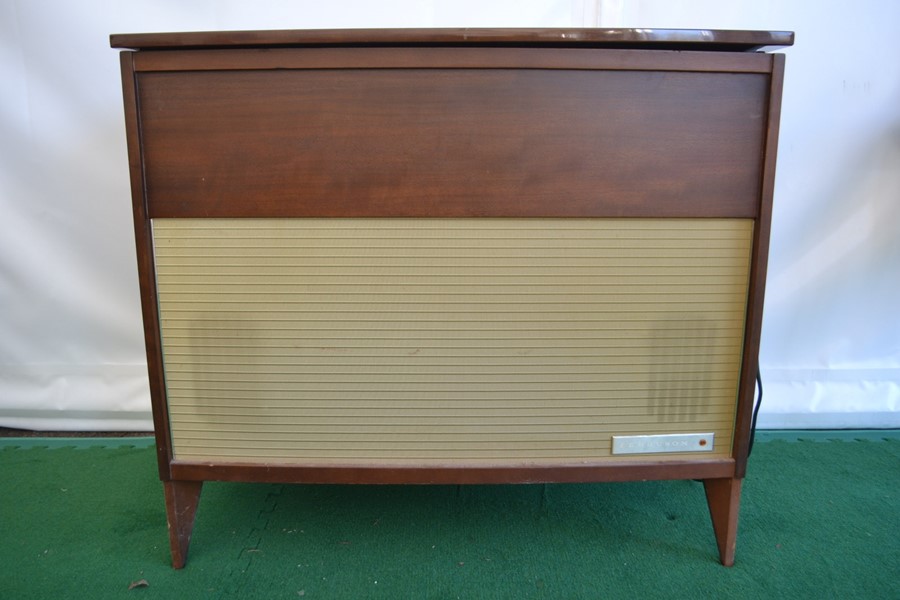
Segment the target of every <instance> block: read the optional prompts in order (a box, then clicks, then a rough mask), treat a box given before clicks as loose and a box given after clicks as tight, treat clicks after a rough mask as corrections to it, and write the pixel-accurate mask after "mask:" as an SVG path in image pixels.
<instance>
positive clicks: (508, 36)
mask: <svg viewBox="0 0 900 600" xmlns="http://www.w3.org/2000/svg"><path fill="white" fill-rule="evenodd" d="M793 43H794V33H793V32H791V31H739V30H716V29H623V28H590V29H541V28H531V29H521V28H520V29H480V28H452V29H307V30H271V31H207V32H181V33H130V34H113V35H111V36H110V44H111V45H112V47H113V48H131V49H135V50H151V49H152V50H163V49H185V48H261V47H292V46H293V47H299V46H357V47H359V46H362V47H365V46H463V45H465V46H507V47H528V46H542V47H581V48H641V49H657V50H712V51H730V52H749V51H756V50H760V49H763V48H770V47H780V46H790V45H792V44H793Z"/></svg>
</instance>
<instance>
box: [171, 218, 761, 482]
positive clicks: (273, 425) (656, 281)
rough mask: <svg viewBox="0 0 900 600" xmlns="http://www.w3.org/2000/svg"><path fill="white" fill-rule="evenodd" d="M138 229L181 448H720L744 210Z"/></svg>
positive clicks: (731, 388)
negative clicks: (626, 444) (150, 236)
mask: <svg viewBox="0 0 900 600" xmlns="http://www.w3.org/2000/svg"><path fill="white" fill-rule="evenodd" d="M153 230H154V246H155V260H156V271H157V286H158V298H159V312H160V323H161V330H162V339H163V358H164V365H165V374H166V392H167V398H168V407H169V416H170V422H171V430H172V438H173V447H174V452H175V456H176V458H177V459H180V460H202V461H207V460H218V461H229V462H230V461H234V462H277V463H297V464H346V463H353V464H448V463H459V464H473V463H484V462H487V463H490V464H510V465H513V464H523V463H528V464H554V463H560V464H562V463H565V464H570V463H573V462H579V461H597V460H601V459H602V460H610V461H613V460H621V459H619V458H614V457H611V456H610V448H611V436H612V435H613V434H616V435H630V434H634V435H638V434H657V433H692V432H715V439H716V448H715V449H714V451H713V452H712V453H704V454H703V457H706V458H708V457H711V456H713V457H715V456H719V457H721V456H728V455H730V440H731V438H732V428H733V422H734V410H735V398H736V393H737V384H738V375H739V367H740V360H741V347H742V339H743V323H744V317H745V303H746V295H747V281H748V273H749V264H750V251H751V242H752V239H751V238H752V222H751V221H749V220H737V219H734V220H732V219H677V220H676V219H156V220H154V222H153ZM673 457H674V458H679V456H678V455H666V456H665V457H663V458H673ZM683 457H684V456H683V455H682V456H680V458H683ZM658 458H660V456H658V455H656V456H654V459H658Z"/></svg>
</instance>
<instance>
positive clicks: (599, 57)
mask: <svg viewBox="0 0 900 600" xmlns="http://www.w3.org/2000/svg"><path fill="white" fill-rule="evenodd" d="M134 65H135V70H136V71H138V72H159V71H216V70H230V71H234V70H246V69H253V70H259V69H579V70H600V69H602V70H607V71H611V70H616V71H619V70H629V71H670V72H671V71H698V72H725V73H768V72H769V71H770V70H771V61H770V60H769V55H768V54H759V53H745V54H742V53H734V52H713V53H710V52H676V51H665V50H660V51H657V52H650V53H648V52H645V51H641V50H603V51H598V50H596V49H586V48H575V49H561V48H497V49H494V50H491V51H490V52H487V53H486V52H485V51H484V48H369V49H366V51H365V52H364V53H361V52H360V51H359V49H358V48H274V49H243V50H194V51H190V50H187V51H178V50H170V51H156V52H137V53H135V57H134Z"/></svg>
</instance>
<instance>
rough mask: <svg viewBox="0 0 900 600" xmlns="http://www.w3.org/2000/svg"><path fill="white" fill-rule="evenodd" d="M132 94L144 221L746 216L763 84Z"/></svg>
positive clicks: (537, 75) (697, 77) (466, 83)
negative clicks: (137, 112) (138, 115)
mask: <svg viewBox="0 0 900 600" xmlns="http://www.w3.org/2000/svg"><path fill="white" fill-rule="evenodd" d="M357 52H358V53H360V54H366V53H367V51H359V50H357ZM481 52H482V53H484V54H490V53H491V52H492V51H490V50H484V49H482V50H481ZM651 54H652V53H651ZM690 58H692V57H688V58H685V66H686V67H687V66H688V65H689V64H690ZM763 58H764V59H765V58H766V57H765V56H763ZM138 81H139V85H140V96H139V101H140V103H141V107H142V111H143V114H142V121H141V126H142V131H141V135H142V151H143V153H144V159H145V161H146V166H145V172H144V177H145V185H146V189H147V202H148V208H149V216H150V217H151V218H205V217H222V218H225V217H227V218H241V217H273V218H281V217H345V218H356V217H461V218H465V217H520V218H529V217H534V218H554V217H566V218H582V217H624V218H638V217H655V218H680V217H684V218H691V217H710V218H716V217H719V218H756V216H757V212H758V210H759V196H760V191H759V185H760V178H759V172H760V169H761V162H760V161H761V160H762V154H763V139H764V136H765V121H764V118H765V115H764V114H762V113H763V110H762V109H761V107H763V106H765V103H766V97H767V93H768V85H769V82H768V77H767V76H766V75H763V74H758V73H738V74H730V75H727V76H722V75H720V74H718V73H703V72H700V73H694V72H680V73H667V72H655V71H596V72H588V71H577V70H518V71H504V70H497V71H487V70H479V69H459V70H457V69H444V70H428V71H415V72H410V71H403V70H361V71H343V70H323V71H311V70H302V71H298V70H261V71H206V72H196V71H190V72H179V73H141V74H139V75H138ZM598 115H601V116H599V117H598ZM647 155H652V156H653V159H652V160H647V159H646V158H642V157H645V156H647Z"/></svg>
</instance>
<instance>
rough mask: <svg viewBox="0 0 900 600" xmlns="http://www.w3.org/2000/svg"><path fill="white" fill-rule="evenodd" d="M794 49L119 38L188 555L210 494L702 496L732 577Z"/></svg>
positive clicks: (731, 37)
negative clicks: (289, 490) (592, 491)
mask: <svg viewBox="0 0 900 600" xmlns="http://www.w3.org/2000/svg"><path fill="white" fill-rule="evenodd" d="M792 41H793V34H791V33H785V32H759V31H708V30H702V31H700V30H698V31H693V30H644V29H641V30H638V29H633V30H630V29H616V30H606V29H553V30H542V29H527V30H526V29H518V30H497V29H435V30H347V31H331V30H319V31H262V32H215V33H169V34H128V35H114V36H112V45H113V46H114V47H116V48H123V49H127V50H125V51H123V52H122V53H121V64H122V78H123V83H124V98H125V116H126V126H127V127H126V128H127V135H128V155H129V165H130V170H131V182H132V194H133V206H134V224H135V237H136V241H137V256H138V266H139V273H140V284H141V298H142V302H143V318H144V331H145V335H146V346H147V361H148V364H149V373H150V390H151V395H152V401H153V415H154V424H155V428H156V441H157V451H158V457H159V469H160V475H161V477H162V480H163V482H164V488H165V498H166V509H167V513H168V520H169V528H170V540H171V547H172V557H173V563H174V566H175V567H181V566H183V565H184V562H185V558H186V555H187V550H188V544H189V541H190V536H191V530H192V527H193V521H194V514H195V511H196V508H197V504H198V501H199V497H200V490H201V486H202V483H203V482H204V481H208V480H227V481H248V482H285V483H294V482H296V483H347V484H351V483H366V484H376V483H395V484H396V483H406V484H469V483H537V482H588V481H626V480H645V479H700V480H703V482H704V484H705V488H706V495H707V500H708V504H709V511H710V514H711V516H712V523H713V528H714V531H715V537H716V540H717V543H718V548H719V553H720V557H721V561H722V563H723V564H726V565H730V564H732V563H733V560H734V548H735V537H736V531H737V520H738V504H739V499H740V490H741V481H742V478H743V477H744V474H745V470H746V463H747V452H748V445H749V441H750V435H751V431H750V430H751V417H752V410H753V403H754V379H755V376H756V369H757V353H758V347H759V338H760V323H761V317H762V308H763V294H764V284H765V273H766V256H767V247H768V241H769V221H770V216H771V206H772V190H773V182H774V176H775V152H776V146H777V136H778V119H779V106H780V100H781V88H782V74H783V68H784V57H783V55H780V54H769V53H766V52H765V51H764V49H765V48H767V47H775V46H786V45H790V44H791V43H792Z"/></svg>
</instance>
